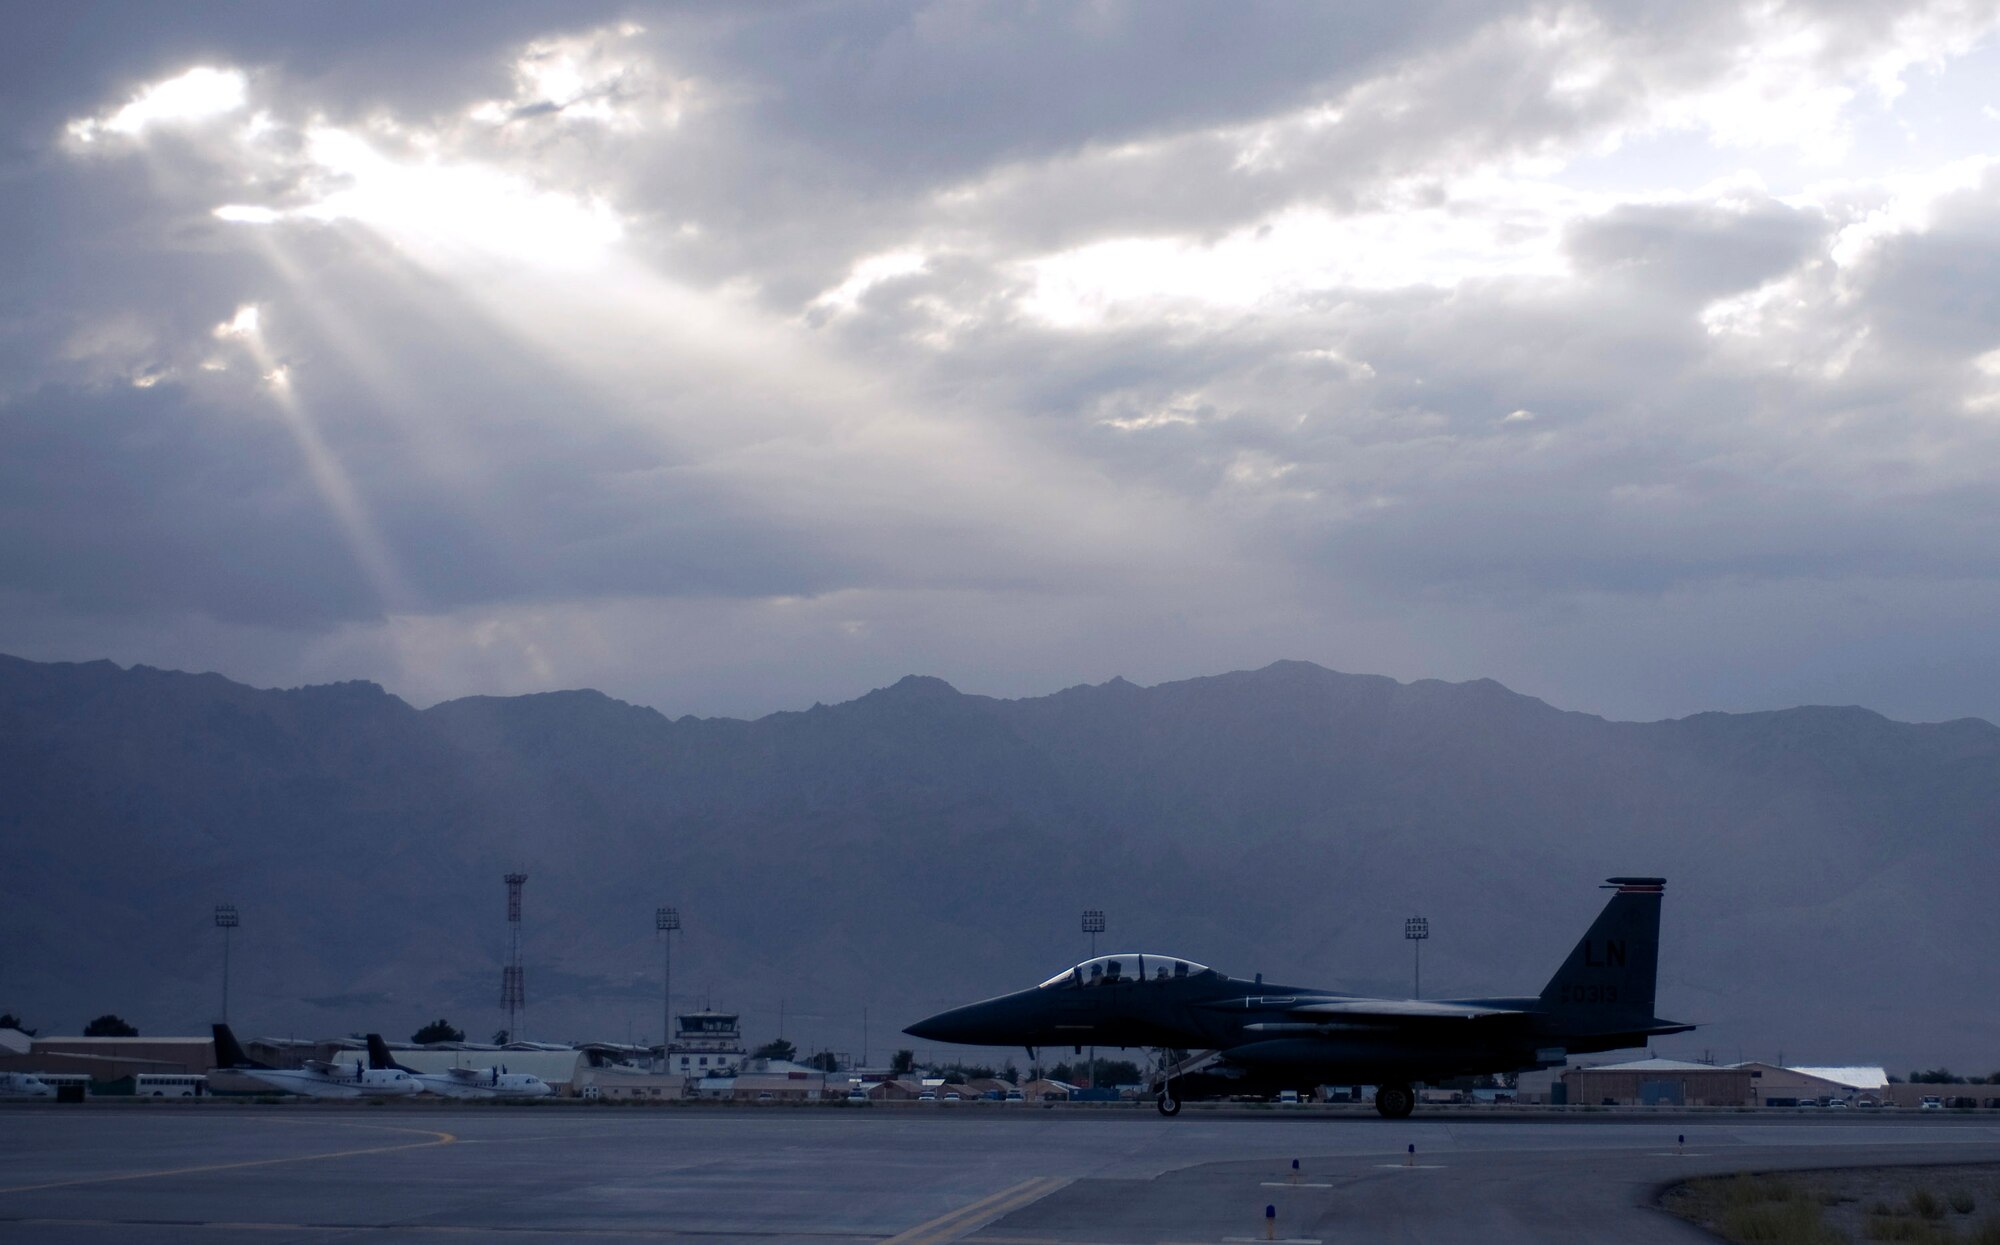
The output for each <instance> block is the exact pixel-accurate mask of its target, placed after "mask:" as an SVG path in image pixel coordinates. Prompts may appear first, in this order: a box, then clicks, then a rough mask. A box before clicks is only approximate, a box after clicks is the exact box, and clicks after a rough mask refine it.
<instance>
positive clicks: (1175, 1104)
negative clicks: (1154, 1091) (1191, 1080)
mask: <svg viewBox="0 0 2000 1245" xmlns="http://www.w3.org/2000/svg"><path fill="white" fill-rule="evenodd" d="M1153 1105H1154V1106H1156V1107H1158V1108H1159V1109H1160V1114H1161V1115H1164V1116H1166V1117H1167V1118H1168V1119H1172V1118H1173V1117H1175V1116H1177V1115H1179V1114H1180V1113H1181V1100H1180V1099H1178V1098H1176V1097H1174V1096H1173V1095H1172V1094H1170V1093H1166V1092H1164V1091H1162V1092H1161V1094H1160V1096H1159V1098H1158V1099H1157V1100H1156V1101H1155V1102H1154V1104H1153Z"/></svg>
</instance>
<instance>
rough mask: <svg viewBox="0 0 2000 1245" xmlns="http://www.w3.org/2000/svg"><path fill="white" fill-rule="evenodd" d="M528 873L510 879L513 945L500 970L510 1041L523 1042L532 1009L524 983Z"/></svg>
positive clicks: (509, 926)
mask: <svg viewBox="0 0 2000 1245" xmlns="http://www.w3.org/2000/svg"><path fill="white" fill-rule="evenodd" d="M527 881H528V875H527V874H525V873H510V874H508V875H507V932H508V935H509V940H510V942H511V944H512V946H511V949H510V950H509V952H508V955H507V967H505V968H503V969H501V970H500V1006H502V1007H504V1008H506V1009H507V1040H508V1041H510V1042H518V1041H520V1040H521V1030H520V1023H521V1012H522V1011H523V1010H524V1009H525V1008H526V1007H527V1006H528V992H527V988H526V987H525V986H524V985H522V982H521V887H522V886H523V885H525V884H526V883H527Z"/></svg>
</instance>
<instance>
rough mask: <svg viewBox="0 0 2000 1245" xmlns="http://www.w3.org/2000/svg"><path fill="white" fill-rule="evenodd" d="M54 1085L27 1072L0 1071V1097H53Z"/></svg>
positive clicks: (54, 1093) (54, 1094)
mask: <svg viewBox="0 0 2000 1245" xmlns="http://www.w3.org/2000/svg"><path fill="white" fill-rule="evenodd" d="M55 1096H56V1091H55V1087H54V1086H52V1085H50V1084H49V1083H48V1082H47V1081H44V1080H42V1079H41V1078H40V1077H38V1076H35V1075H34V1074H32V1073H28V1072H0V1098H53V1097H55Z"/></svg>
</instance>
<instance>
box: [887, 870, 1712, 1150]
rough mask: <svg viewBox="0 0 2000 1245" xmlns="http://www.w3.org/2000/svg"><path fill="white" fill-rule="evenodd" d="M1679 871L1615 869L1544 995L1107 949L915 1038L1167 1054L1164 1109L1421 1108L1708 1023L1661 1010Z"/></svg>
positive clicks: (1394, 1112) (920, 1028) (957, 1012)
mask: <svg viewBox="0 0 2000 1245" xmlns="http://www.w3.org/2000/svg"><path fill="white" fill-rule="evenodd" d="M1665 887H1666V879H1664V878H1611V879H1610V880H1609V881H1608V882H1607V883H1606V889H1609V890H1611V891H1613V892H1614V893H1613V894H1612V896H1611V899H1610V902H1608V903H1607V904H1605V905H1604V910H1603V911H1602V912H1600V913H1599V914H1598V916H1597V920H1596V921H1595V922H1594V923H1593V924H1592V925H1591V927H1590V929H1589V931H1588V932H1587V933H1585V934H1584V936H1583V940H1582V941H1581V942H1579V943H1577V944H1576V949H1575V950H1573V951H1571V952H1570V953H1569V958H1568V959H1567V960H1565V961H1563V965H1562V967H1561V968H1560V969H1558V970H1557V971H1556V975H1555V976H1554V977H1552V978H1550V979H1549V984H1548V985H1547V986H1545V987H1543V989H1542V992H1541V994H1539V995H1536V996H1533V997H1506V998H1472V999H1444V1000H1430V999H1371V998H1357V997H1355V996H1353V995H1345V994H1333V993H1329V992H1327V991H1323V990H1311V989H1305V988H1301V987H1296V986H1280V985H1273V984H1271V983H1269V982H1266V981H1265V980H1264V978H1263V975H1262V974H1261V973H1260V974H1258V976H1257V977H1256V979H1255V980H1251V981H1245V980H1243V979H1241V978H1239V977H1228V976H1224V975H1223V974H1222V973H1219V972H1217V971H1215V970H1214V969H1212V968H1209V967H1207V966H1206V965H1203V964H1197V963H1195V962H1194V961H1193V960H1188V959H1183V958H1180V957H1178V956H1171V955H1151V954H1146V955H1141V954H1136V953H1133V954H1120V955H1101V956H1098V957H1097V958H1096V959H1093V960H1086V961H1084V962H1083V963H1081V964H1078V965H1075V966H1074V967H1071V968H1066V969H1064V970H1063V971H1062V972H1060V973H1057V974H1056V975H1055V976H1053V977H1051V978H1049V979H1048V980H1047V981H1045V982H1043V983H1042V984H1041V985H1039V986H1036V987H1034V988H1033V989H1031V990H1021V991H1017V992H1016V993H1013V994H1006V995H1001V996H1000V997H998V998H992V999H987V1000H985V1001H984V1002H980V1003H971V1004H968V1005H966V1006H964V1007H957V1008H953V1009H952V1010H950V1011H947V1012H940V1013H939V1014H938V1015H935V1016H932V1017H930V1018H929V1019H927V1020H922V1021H919V1022H917V1023H916V1024H913V1025H911V1026H910V1027H909V1028H908V1029H905V1030H904V1032H905V1033H908V1034H910V1035H911V1036H913V1037H918V1038H923V1039H924V1040H926V1041H932V1042H954V1043H962V1044H965V1045H972V1046H1025V1047H1027V1048H1028V1055H1029V1058H1031V1059H1032V1058H1035V1057H1036V1055H1035V1052H1036V1050H1037V1048H1040V1047H1044V1046H1073V1047H1075V1048H1076V1049H1077V1051H1078V1053H1081V1052H1082V1048H1083V1046H1084V1045H1085V1044H1090V1045H1096V1046H1119V1047H1128V1046H1136V1047H1147V1048H1151V1049H1153V1050H1154V1051H1155V1052H1157V1060H1158V1061H1157V1066H1156V1071H1155V1073H1154V1092H1155V1094H1156V1101H1157V1103H1158V1106H1159V1110H1160V1114H1162V1115H1167V1116H1172V1115H1177V1114H1179V1112H1180V1104H1181V1103H1182V1102H1183V1101H1188V1100H1198V1099H1202V1098H1219V1097H1229V1096H1236V1095H1271V1094H1275V1093H1277V1092H1278V1091H1280V1090H1282V1089H1288V1088H1297V1087H1300V1086H1313V1085H1374V1086H1375V1087H1376V1091H1375V1109H1376V1111H1378V1112H1379V1113H1380V1114H1381V1115H1382V1116H1383V1117H1385V1118H1388V1119H1400V1118H1402V1117H1404V1116H1407V1115H1409V1114H1410V1111H1411V1110H1412V1108H1413V1107H1414V1106H1415V1103H1416V1095H1415V1093H1414V1091H1413V1090H1412V1088H1411V1087H1412V1085H1415V1084H1419V1083H1426V1082H1436V1081H1440V1080H1444V1079H1446V1078H1449V1077H1456V1076H1476V1075H1480V1074H1483V1073H1499V1072H1518V1071H1525V1070H1528V1069H1533V1068H1549V1067H1556V1066H1559V1065H1561V1064H1562V1063H1563V1062H1564V1060H1565V1059H1567V1058H1568V1057H1569V1056H1570V1055H1575V1054H1585V1053H1588V1052H1591V1051H1605V1050H1619V1049H1622V1048H1625V1047H1630V1046H1643V1045H1645V1044H1646V1041H1647V1039H1649V1038H1651V1037H1654V1036H1657V1035H1659V1034H1665V1033H1683V1032H1686V1031H1687V1030H1689V1029H1692V1028H1694V1026H1693V1025H1688V1024H1680V1023H1678V1022H1675V1021H1672V1020H1662V1019H1660V1018H1659V1017H1657V1016H1655V1015H1654V1014H1653V979H1654V976H1655V972H1656V970H1657V968H1658V964H1659V950H1660V899H1661V896H1662V894H1664V892H1665Z"/></svg>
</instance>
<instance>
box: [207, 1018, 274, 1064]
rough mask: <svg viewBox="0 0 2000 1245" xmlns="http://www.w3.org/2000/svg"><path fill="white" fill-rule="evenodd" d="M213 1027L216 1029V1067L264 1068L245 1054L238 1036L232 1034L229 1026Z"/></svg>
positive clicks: (219, 1025)
mask: <svg viewBox="0 0 2000 1245" xmlns="http://www.w3.org/2000/svg"><path fill="white" fill-rule="evenodd" d="M213 1027H214V1029H215V1066H216V1067H218V1068H261V1067H263V1066H264V1065H263V1064H261V1063H258V1062H257V1061H256V1060H254V1059H252V1058H250V1056H248V1055H246V1054H244V1053H243V1047H242V1046H240V1045H238V1044H237V1041H236V1035H235V1034H234V1033H232V1032H230V1029H229V1026H228V1025H225V1024H216V1025H215V1026H213Z"/></svg>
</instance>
